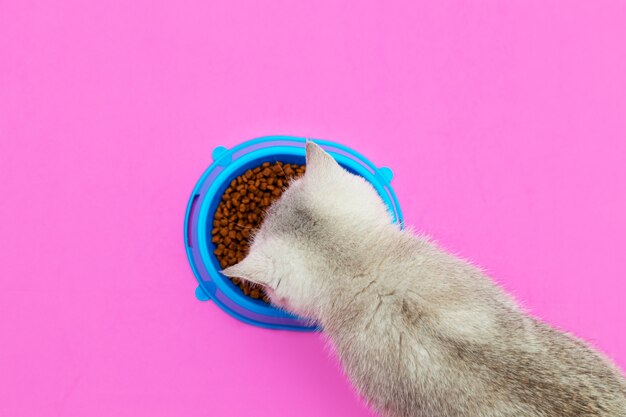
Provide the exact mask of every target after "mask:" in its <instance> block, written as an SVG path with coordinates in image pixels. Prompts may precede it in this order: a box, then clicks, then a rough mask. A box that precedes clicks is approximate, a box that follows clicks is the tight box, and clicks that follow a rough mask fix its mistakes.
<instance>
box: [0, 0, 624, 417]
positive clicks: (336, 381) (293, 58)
mask: <svg viewBox="0 0 626 417" xmlns="http://www.w3.org/2000/svg"><path fill="white" fill-rule="evenodd" d="M53 3H54V4H53ZM262 3H264V2H252V1H250V2H233V1H219V2H218V1H188V2H180V1H171V0H167V1H158V2H153V1H144V0H141V1H132V2H128V1H117V0H116V1H107V2H95V1H92V2H78V1H60V2H43V1H6V0H5V1H2V2H0V173H1V178H0V219H2V220H1V221H0V236H1V238H0V254H1V255H0V256H1V262H0V415H3V416H42V415H46V416H57V415H58V416H87V415H92V416H96V415H98V416H99V415H101V416H133V417H136V416H144V415H145V416H183V415H184V416H209V415H211V416H273V417H280V416H295V415H297V416H304V417H306V416H368V415H371V414H370V413H369V412H368V411H367V410H366V408H365V407H364V406H363V405H361V403H360V402H359V400H358V399H357V398H356V397H355V396H354V395H353V394H352V391H351V388H350V387H349V384H348V383H347V381H346V380H345V379H344V377H343V376H342V374H341V373H340V370H339V369H338V366H337V364H336V362H335V360H334V359H333V358H331V357H330V356H329V355H328V353H327V351H325V348H324V342H323V340H322V339H321V337H320V336H319V335H317V334H298V333H289V332H277V331H268V330H263V329H257V328H254V327H250V326H247V325H244V324H242V323H239V322H238V321H235V320H234V319H232V318H230V317H229V316H227V315H226V314H225V313H223V312H222V311H220V310H219V309H218V308H217V307H216V306H215V305H213V304H212V303H210V302H209V303H200V302H198V301H196V300H195V299H194V296H193V291H194V288H195V280H194V278H193V276H192V273H191V270H190V268H189V266H188V264H187V259H186V257H185V252H184V247H183V237H182V234H183V230H182V226H183V216H184V211H185V205H186V203H187V198H188V197H189V193H190V191H191V189H192V187H193V186H194V184H195V182H196V180H197V179H198V178H199V176H200V174H201V173H202V172H203V170H204V169H205V168H206V167H207V165H208V164H209V163H210V161H211V159H210V154H211V150H212V149H213V148H214V147H215V146H217V145H225V146H233V145H235V144H236V143H238V142H240V141H242V140H245V139H248V138H252V137H256V136H260V135H265V134H273V133H285V134H294V135H301V136H310V137H321V138H327V139H332V140H336V141H339V142H342V143H344V144H346V145H349V146H351V147H353V148H355V149H357V150H359V151H361V152H363V153H364V154H365V155H367V156H369V157H370V158H371V159H372V160H374V161H375V162H376V163H377V164H379V165H389V166H391V167H392V168H393V169H394V171H395V174H396V179H395V180H394V186H395V189H396V191H397V193H398V196H399V199H400V202H401V204H402V207H403V209H404V212H405V216H406V221H407V223H408V224H411V225H414V226H415V227H416V228H418V229H422V230H425V231H427V232H429V233H431V234H432V235H434V236H435V237H436V238H437V239H438V240H439V241H440V242H441V243H442V244H443V245H444V246H445V247H447V248H449V249H451V250H453V251H455V252H457V253H459V254H461V255H463V256H465V257H468V258H470V259H472V260H474V261H476V262H477V263H479V264H480V265H482V266H484V267H486V268H487V269H488V270H489V271H490V272H491V274H492V275H493V276H494V277H495V278H496V279H497V280H498V281H500V282H501V283H502V284H503V285H504V286H505V287H506V288H507V289H509V290H510V291H512V292H513V293H515V294H516V295H517V297H518V298H519V299H520V300H521V301H522V302H523V303H524V305H525V306H527V307H528V308H529V309H530V310H531V311H533V312H534V313H535V314H537V315H538V316H540V317H542V318H544V319H546V320H547V321H549V322H551V323H553V324H555V325H557V326H560V327H563V328H565V329H568V330H569V331H571V332H573V333H575V334H577V335H578V336H580V337H583V338H585V339H587V340H589V341H591V342H592V343H593V344H595V345H596V346H597V347H598V348H600V349H601V350H603V351H605V352H606V353H607V354H609V355H611V356H612V357H613V358H615V360H616V362H617V363H618V364H619V365H620V366H621V367H622V368H625V367H626V331H624V330H625V323H626V306H625V302H624V298H625V297H624V296H625V292H626V284H625V282H626V281H625V277H626V263H624V255H625V253H624V250H625V248H626V192H625V191H626V163H625V161H624V159H625V155H626V116H625V115H626V76H625V74H626V48H624V42H625V40H626V24H624V23H625V21H626V2H624V1H621V0H615V1H598V0H588V1H574V0H570V1H546V0H536V1H509V2H502V1H499V0H498V1H497V0H491V1H483V2H466V1H439V2H416V1H406V2H403V3H393V4H390V3H389V2H382V1H381V2H367V4H365V2H356V1H355V2H344V1H334V0H333V1H325V2H315V4H313V2H309V3H307V2H294V1H282V2H272V3H270V4H262Z"/></svg>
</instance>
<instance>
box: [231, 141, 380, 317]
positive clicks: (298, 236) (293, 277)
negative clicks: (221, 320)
mask: <svg viewBox="0 0 626 417" xmlns="http://www.w3.org/2000/svg"><path fill="white" fill-rule="evenodd" d="M390 223H391V217H390V215H389V213H388V212H387V209H386V207H385V205H384V203H383V201H382V200H381V199H380V197H379V196H378V194H377V193H376V191H375V190H374V188H373V187H372V186H371V184H369V183H368V182H367V181H365V180H364V179H363V178H362V177H359V176H356V175H353V174H351V173H350V172H348V171H346V170H345V169H343V168H342V167H341V166H340V165H339V164H338V163H337V162H336V161H335V160H334V159H333V158H332V156H330V155H329V154H328V153H326V152H325V151H324V150H323V149H322V148H321V147H320V146H318V145H316V144H315V143H313V142H307V144H306V173H305V175H304V176H303V177H302V178H300V179H298V180H295V181H294V182H292V183H291V184H290V185H289V187H288V188H287V190H285V192H284V193H283V194H282V196H281V197H280V198H279V199H278V200H277V201H276V202H275V203H274V204H272V206H271V207H270V208H269V210H268V212H267V214H266V216H265V220H264V222H263V224H262V225H261V227H260V228H259V230H258V231H257V232H256V233H255V235H254V237H253V239H252V243H251V245H250V251H249V253H248V255H247V256H246V258H244V259H243V260H242V261H241V262H239V263H238V264H236V265H233V266H231V267H228V268H226V269H225V270H224V271H222V272H223V273H224V274H225V275H227V276H229V277H238V278H242V279H245V280H248V281H250V282H253V283H256V284H258V285H261V286H263V287H264V289H265V292H266V293H267V294H268V296H269V297H270V299H271V301H272V304H274V305H277V306H279V307H282V308H284V309H286V310H288V311H291V312H292V313H296V314H298V315H300V316H302V317H307V318H310V319H317V318H318V317H317V316H318V314H317V313H318V311H317V310H318V307H319V306H318V304H317V303H318V301H319V298H320V296H321V295H322V294H323V292H324V291H325V290H327V289H328V284H329V282H330V281H329V280H332V279H334V278H335V277H336V276H337V275H340V274H341V271H342V268H344V267H346V264H347V263H348V262H349V259H350V258H351V257H353V256H354V254H355V252H356V251H358V250H359V248H360V247H361V246H362V245H364V244H365V243H366V242H367V241H368V239H370V238H371V235H372V234H373V233H375V230H376V227H377V226H381V225H388V224H390Z"/></svg>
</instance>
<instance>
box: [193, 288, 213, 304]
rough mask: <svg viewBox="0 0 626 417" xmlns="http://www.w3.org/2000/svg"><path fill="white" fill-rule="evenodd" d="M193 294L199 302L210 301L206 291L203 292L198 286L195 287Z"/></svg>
mask: <svg viewBox="0 0 626 417" xmlns="http://www.w3.org/2000/svg"><path fill="white" fill-rule="evenodd" d="M195 294H196V298H197V299H198V300H200V301H209V300H210V299H211V297H210V296H209V294H207V293H206V291H204V289H203V288H202V287H201V286H200V285H198V286H197V287H196V292H195Z"/></svg>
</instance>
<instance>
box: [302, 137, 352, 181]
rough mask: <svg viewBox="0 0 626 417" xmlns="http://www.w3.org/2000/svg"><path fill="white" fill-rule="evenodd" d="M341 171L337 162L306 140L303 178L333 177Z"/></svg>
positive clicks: (319, 147)
mask: <svg viewBox="0 0 626 417" xmlns="http://www.w3.org/2000/svg"><path fill="white" fill-rule="evenodd" d="M342 171H343V169H342V168H341V167H340V166H339V164H338V163H337V161H335V159H334V158H333V157H332V156H330V155H329V154H328V153H327V152H326V151H325V150H324V149H322V147H321V146H319V145H318V144H316V143H314V142H311V141H310V140H308V141H307V142H306V174H305V176H308V177H311V176H317V175H324V176H327V175H331V176H332V175H333V174H337V173H340V172H342Z"/></svg>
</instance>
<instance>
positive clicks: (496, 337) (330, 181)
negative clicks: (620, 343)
mask: <svg viewBox="0 0 626 417" xmlns="http://www.w3.org/2000/svg"><path fill="white" fill-rule="evenodd" d="M223 273H224V274H225V275H227V276H231V277H239V278H243V279H246V280H248V281H250V282H252V283H256V284H258V285H261V286H263V287H264V289H265V291H266V292H267V294H268V296H269V298H270V300H271V301H272V303H273V304H274V305H276V306H278V307H280V308H283V309H285V310H287V311H290V312H292V313H295V314H298V315H299V316H301V317H305V318H307V319H309V320H311V321H312V322H315V323H318V324H319V325H320V326H321V328H322V329H323V331H324V332H325V334H326V335H327V336H328V337H329V339H330V342H331V344H332V346H333V347H334V349H336V352H337V354H338V357H339V360H340V362H341V364H342V366H343V368H344V370H345V372H346V374H347V375H348V377H349V379H350V381H351V382H352V383H353V385H354V386H355V388H356V390H357V391H358V393H360V394H361V395H362V396H363V397H364V399H365V400H366V401H367V403H368V404H369V405H370V406H371V407H373V408H374V409H375V410H377V411H378V412H379V413H381V414H382V415H384V416H387V417H505V416H506V417H547V416H567V417H579V416H602V417H604V416H611V417H626V380H625V379H624V377H623V376H622V375H621V373H620V371H618V369H617V368H616V367H615V366H614V365H613V364H612V363H611V362H610V361H609V360H608V359H606V358H605V357H603V356H602V355H601V354H600V353H598V352H595V351H594V350H592V349H591V348H589V347H588V346H587V345H586V344H585V343H583V342H582V341H580V340H578V339H576V338H574V337H573V336H570V335H568V334H566V333H562V332H560V331H558V330H555V329H553V328H551V327H550V326H548V325H547V324H544V323H542V322H540V321H538V320H537V319H535V318H533V317H531V316H529V315H528V314H526V313H525V312H524V311H523V310H522V309H521V308H520V307H519V306H518V304H517V303H516V302H515V301H514V300H513V298H512V297H510V296H509V295H507V294H506V293H505V292H504V291H503V290H502V289H501V288H500V287H498V286H497V285H495V284H494V283H493V282H492V281H491V280H490V279H489V278H488V277H487V276H485V275H484V274H483V273H482V271H481V270H479V269H478V268H476V267H475V266H473V265H471V264H469V263H468V262H466V261H463V260H461V259H458V258H457V257H455V256H453V255H450V254H448V253H446V252H445V251H443V250H441V249H439V248H438V247H437V246H436V245H435V244H433V243H432V242H431V241H429V239H427V238H425V237H423V236H419V235H415V234H414V233H412V232H411V231H409V230H402V229H401V228H400V227H399V226H398V225H397V224H394V223H393V222H392V219H391V217H390V214H389V213H388V211H387V209H386V207H385V204H384V203H383V201H382V200H381V199H380V197H379V196H378V194H377V193H376V191H375V190H374V188H373V187H372V186H371V185H370V184H369V183H368V182H367V181H365V180H364V179H363V178H361V177H359V176H356V175H353V174H351V173H349V172H348V171H346V170H345V169H343V168H342V167H341V166H340V165H339V164H338V163H337V162H336V161H335V160H334V159H333V158H332V156H330V155H329V154H328V153H326V152H325V151H324V150H323V149H322V148H321V147H320V146H318V145H317V144H315V143H313V142H311V141H308V142H307V143H306V174H305V175H304V176H303V177H302V178H300V179H298V180H296V181H294V182H293V183H291V184H290V185H289V187H288V188H287V189H286V190H285V192H284V193H283V195H282V196H281V197H280V199H279V200H277V202H275V203H274V204H273V205H272V206H271V207H270V208H269V209H268V212H267V214H266V217H265V220H264V222H263V224H262V225H261V227H260V228H259V230H258V231H257V232H256V233H255V235H254V237H253V240H252V243H251V248H250V251H249V253H248V255H247V256H246V257H245V258H244V259H243V260H242V261H241V262H240V263H238V264H236V265H233V266H231V267H229V268H226V269H225V270H224V271H223Z"/></svg>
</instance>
